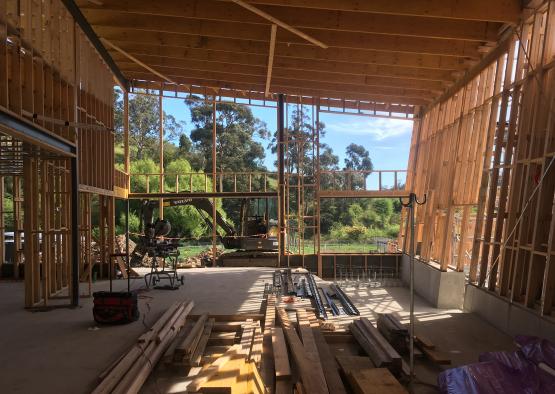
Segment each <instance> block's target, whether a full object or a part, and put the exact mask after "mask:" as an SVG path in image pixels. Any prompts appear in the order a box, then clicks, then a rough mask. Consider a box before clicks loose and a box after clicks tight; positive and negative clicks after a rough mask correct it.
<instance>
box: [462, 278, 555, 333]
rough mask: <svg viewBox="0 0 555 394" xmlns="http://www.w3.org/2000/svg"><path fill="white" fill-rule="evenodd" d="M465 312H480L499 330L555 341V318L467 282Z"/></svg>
mask: <svg viewBox="0 0 555 394" xmlns="http://www.w3.org/2000/svg"><path fill="white" fill-rule="evenodd" d="M464 310H465V312H473V313H476V314H478V315H479V316H480V317H482V318H483V319H484V320H486V321H487V322H489V323H490V324H491V325H493V326H494V327H496V328H498V329H499V330H501V331H503V332H505V333H507V334H509V335H511V336H515V335H518V334H521V335H533V336H538V337H542V338H546V339H549V340H551V341H553V342H555V319H553V318H549V317H542V316H540V315H538V313H537V312H535V311H531V310H529V309H527V308H525V307H523V306H522V305H519V304H511V303H510V302H509V300H508V299H506V298H504V297H500V296H498V295H497V294H495V293H492V292H491V291H487V290H484V289H482V288H479V287H477V286H474V285H467V286H466V296H465V298H464Z"/></svg>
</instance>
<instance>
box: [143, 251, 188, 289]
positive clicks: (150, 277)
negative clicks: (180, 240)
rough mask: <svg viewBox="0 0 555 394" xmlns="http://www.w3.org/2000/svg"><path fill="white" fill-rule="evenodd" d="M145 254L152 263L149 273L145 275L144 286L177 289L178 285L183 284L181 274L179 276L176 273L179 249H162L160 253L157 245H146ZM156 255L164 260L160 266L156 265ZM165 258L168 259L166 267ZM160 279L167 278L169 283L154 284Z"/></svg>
mask: <svg viewBox="0 0 555 394" xmlns="http://www.w3.org/2000/svg"><path fill="white" fill-rule="evenodd" d="M147 254H148V256H151V257H152V264H151V268H150V273H148V274H146V275H145V284H146V287H150V286H154V288H155V289H162V290H177V289H178V288H179V286H180V285H183V283H184V277H183V275H181V276H179V275H178V274H177V261H178V257H179V250H177V249H175V250H174V251H163V252H161V253H160V250H159V247H157V246H149V247H147ZM158 257H161V258H162V259H163V261H164V263H163V264H162V267H161V268H160V267H158ZM166 259H169V260H170V264H169V266H168V267H166ZM162 280H168V281H169V282H170V283H169V285H164V286H161V285H156V284H157V283H158V282H161V281H162Z"/></svg>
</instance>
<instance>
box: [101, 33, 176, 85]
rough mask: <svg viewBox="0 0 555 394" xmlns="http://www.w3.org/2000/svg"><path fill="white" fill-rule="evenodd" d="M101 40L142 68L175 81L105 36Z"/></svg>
mask: <svg viewBox="0 0 555 394" xmlns="http://www.w3.org/2000/svg"><path fill="white" fill-rule="evenodd" d="M101 40H102V42H104V44H106V45H108V46H109V47H110V48H112V49H114V50H116V51H118V52H119V53H121V54H122V55H123V56H125V57H126V58H128V59H129V60H131V61H133V62H134V63H136V64H138V65H139V66H141V67H142V68H144V69H146V70H148V71H150V72H151V73H153V74H154V75H156V76H158V77H160V78H162V79H164V80H165V81H167V82H169V83H175V82H174V81H172V80H171V79H170V78H168V77H166V76H165V75H163V74H161V73H159V72H158V71H156V70H155V69H153V68H151V67H149V66H147V65H146V64H144V63H143V62H141V61H140V60H139V59H137V58H136V57H134V56H133V55H130V54H129V53H127V52H125V51H124V50H123V49H121V48H120V47H118V46H117V45H115V44H112V43H111V42H110V41H108V40H107V39H105V38H102V39H101Z"/></svg>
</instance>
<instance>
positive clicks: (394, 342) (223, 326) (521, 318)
mask: <svg viewBox="0 0 555 394" xmlns="http://www.w3.org/2000/svg"><path fill="white" fill-rule="evenodd" d="M114 89H119V90H120V91H121V92H122V93H123V144H124V157H125V165H124V168H123V170H122V169H118V168H116V162H115V149H114V148H115V145H116V140H115V119H114V112H115V110H114ZM137 95H148V96H152V97H155V98H157V99H158V100H159V106H158V110H159V117H160V122H159V125H160V126H159V130H158V133H159V141H160V144H159V149H160V151H159V153H160V154H159V157H160V159H159V163H158V164H159V171H158V172H156V173H133V172H132V171H131V163H130V149H131V148H130V142H129V134H130V128H131V126H130V123H129V100H130V97H131V96H137ZM170 98H174V99H180V100H185V99H187V100H195V101H200V102H204V103H205V104H207V105H211V106H212V108H213V112H212V113H213V114H214V117H215V116H216V114H217V111H218V106H219V105H222V104H228V103H234V104H237V105H247V106H257V107H266V108H270V109H273V110H274V111H275V116H276V119H277V133H276V143H277V154H276V163H277V171H275V172H269V171H268V172H261V171H258V172H223V171H219V170H218V166H217V161H218V157H217V154H216V139H217V135H216V122H215V121H214V122H213V123H212V124H213V126H214V129H213V136H212V142H213V144H212V146H213V149H212V158H211V163H212V171H211V172H209V173H203V174H198V173H193V172H191V173H178V174H175V173H166V172H165V170H164V168H165V167H164V160H163V157H164V144H163V141H164V138H165V137H164V136H165V134H164V132H165V131H164V126H163V124H164V122H163V116H164V115H163V114H164V105H163V103H164V100H166V99H170ZM299 108H302V109H303V111H305V113H307V114H308V115H309V116H308V117H309V119H308V122H309V123H311V124H312V127H310V128H309V131H308V132H304V133H302V134H297V133H295V132H293V131H292V130H293V129H292V128H291V127H289V126H290V125H289V123H290V121H291V116H290V112H291V111H293V110H295V109H297V110H298V109H299ZM322 114H337V115H345V116H360V117H380V118H385V119H402V120H405V121H406V122H411V123H412V125H413V126H412V127H413V131H412V137H411V141H410V155H409V158H408V162H407V166H406V168H376V169H374V170H372V171H356V170H341V171H339V170H337V171H329V170H326V171H323V170H321V168H320V167H321V166H320V157H321V155H320V146H321V144H320V137H321V135H320V130H319V129H318V128H319V124H320V116H321V115H322ZM214 119H215V118H214ZM299 152H302V154H299ZM554 162H555V1H554V0H537V1H536V0H520V1H518V0H489V1H479V0H467V1H463V2H461V1H457V0H413V1H410V2H407V1H402V0H389V1H382V0H379V1H367V2H364V1H354V0H345V1H340V0H320V1H306V0H281V1H280V0H202V1H201V0H182V1H180V0H164V1H157V2H153V1H147V0H134V1H130V0H75V1H74V0H0V314H1V315H2V316H3V319H2V325H1V328H0V349H1V351H0V360H1V361H3V362H2V363H1V364H2V368H0V382H2V383H1V385H2V391H3V392H7V393H8V392H10V393H11V392H26V393H34V392H39V391H40V392H53V393H80V392H83V393H84V392H95V393H101V392H102V393H111V392H117V393H123V392H125V393H128V392H133V393H136V392H142V393H150V392H153V393H156V392H158V393H159V392H167V393H176V392H233V393H244V392H253V393H263V392H264V393H265V392H271V393H273V392H276V393H277V392H279V393H293V392H295V393H305V392H306V393H343V392H346V393H347V392H354V393H386V392H387V393H391V392H395V393H397V392H418V393H427V392H445V393H447V392H448V393H458V392H460V393H464V392H466V391H457V390H462V389H461V387H464V386H463V385H462V384H463V383H462V380H461V381H457V379H469V380H471V379H473V378H474V379H477V381H476V382H474V383H475V385H474V386H473V387H476V390H477V391H475V392H476V393H481V392H484V393H490V392H510V391H506V390H508V389H509V387H512V388H513V389H515V387H517V386H518V387H522V390H524V389H525V388H527V387H531V386H530V385H532V383H531V381H532V379H536V375H534V374H532V373H530V372H529V370H528V372H527V373H522V376H521V375H520V374H518V373H517V372H515V371H513V374H512V376H513V377H514V376H518V383H515V381H511V382H512V383H511V384H512V386H507V387H504V386H503V384H509V383H507V382H508V380H507V379H506V377H504V375H503V368H501V367H499V368H497V367H496V366H497V365H498V364H499V363H501V361H499V360H498V359H497V358H496V356H495V355H496V354H499V353H498V352H504V353H503V354H505V356H506V357H510V356H514V354H516V353H515V351H516V349H517V345H518V347H519V348H520V349H521V350H520V353H518V354H520V355H522V354H527V353H526V349H528V348H529V347H530V346H538V349H542V351H541V352H540V353H541V355H542V357H543V358H542V357H540V356H538V357H540V359H539V360H538V359H535V361H534V360H529V359H526V360H527V362H529V366H530V368H532V369H533V370H534V371H535V372H537V373H538V374H539V375H541V376H540V378H537V379H539V380H537V381H536V380H534V382H536V383H537V382H539V383H537V384H538V385H539V386H536V389H538V387H539V389H538V390H539V391H536V392H538V393H540V392H545V393H547V392H552V391H549V390H555V378H553V377H554V376H555V365H551V364H550V362H553V356H551V359H550V358H549V354H551V355H553V354H555V317H554V315H553V311H554V303H555V212H554V208H555V164H554ZM370 176H371V177H373V179H375V182H372V183H368V182H364V184H363V185H362V186H361V184H360V183H357V182H354V181H353V179H360V177H363V179H366V178H367V177H370ZM357 177H358V178H357ZM169 178H171V180H172V185H174V186H173V187H172V188H171V189H170V190H167V187H166V184H167V182H166V180H168V179H169ZM134 179H140V180H142V183H141V184H144V185H146V186H145V187H144V188H135V189H134V187H133V186H132V185H134V184H137V183H136V182H133V180H134ZM368 198H394V199H401V202H402V203H403V210H402V213H401V225H400V232H399V234H398V238H397V240H396V242H389V243H388V244H387V245H386V246H385V247H384V248H383V250H381V251H380V252H379V253H376V252H366V253H362V252H357V253H339V252H334V251H329V250H325V249H323V248H322V247H321V231H320V225H321V215H322V211H321V205H322V204H321V202H322V201H323V200H325V199H368ZM188 199H206V200H208V201H211V203H212V205H211V207H212V208H213V210H212V212H208V213H207V218H208V221H210V220H212V236H211V242H212V248H211V252H212V258H213V259H214V263H215V259H216V254H217V250H216V249H217V244H218V242H219V238H220V235H219V234H218V232H217V227H218V223H219V222H218V219H217V212H216V201H221V200H222V199H243V200H244V199H264V200H266V201H269V200H273V201H275V202H276V211H277V218H276V219H277V231H276V242H277V243H276V245H277V246H276V249H275V251H272V252H273V254H272V255H271V258H268V257H267V256H265V255H264V254H258V255H257V254H256V253H255V254H252V255H251V254H249V255H248V256H247V257H245V255H242V258H240V259H236V260H235V261H234V262H233V263H229V264H228V266H226V264H224V267H212V268H199V269H190V270H181V269H175V267H173V268H174V269H172V267H171V264H172V260H171V253H169V254H168V252H167V250H169V249H171V248H172V245H173V243H172V242H169V241H167V240H164V239H163V238H156V237H154V238H153V239H151V240H150V241H149V242H154V243H151V244H148V245H147V246H146V249H145V250H147V251H151V252H152V250H156V251H158V252H159V253H160V254H159V255H156V254H154V255H153V265H152V267H150V268H148V269H144V268H142V269H138V268H137V269H132V268H131V267H130V266H129V261H130V254H131V252H132V251H130V250H129V248H128V247H126V245H122V244H118V242H119V241H118V239H121V238H117V236H118V235H120V236H122V235H123V239H125V235H126V234H127V235H128V236H129V228H128V227H127V228H126V230H125V234H117V233H116V220H117V218H116V216H117V215H116V205H118V204H119V206H127V214H128V212H129V202H130V201H145V200H147V201H151V202H153V201H154V202H156V203H157V204H156V205H157V207H158V208H157V209H158V211H157V214H158V216H160V218H163V216H164V207H165V206H171V205H172V204H174V203H175V202H176V201H183V200H188ZM8 200H9V204H8ZM172 202H173V203H172ZM8 205H9V206H8ZM8 223H9V225H8ZM145 234H146V232H145ZM145 234H143V235H142V236H143V237H145V236H146V235H145ZM234 236H235V234H234ZM238 236H239V235H238ZM127 239H129V237H127ZM160 240H162V243H163V242H167V243H163V244H160V243H159V242H160ZM123 243H124V244H125V243H126V242H125V241H124V242H123ZM93 245H94V247H93ZM160 245H163V246H160ZM148 248H150V249H148ZM160 250H161V252H160ZM172 250H173V249H172ZM158 252H157V253H158ZM153 253H154V252H153ZM164 253H165V254H164ZM158 259H162V260H164V259H165V260H166V261H165V263H164V264H163V265H162V264H161V263H160V262H159V261H158ZM214 265H216V264H214ZM161 271H162V272H169V273H168V274H167V278H168V279H170V281H171V285H170V286H169V287H171V288H172V289H173V290H175V291H169V292H168V291H165V290H164V289H163V286H162V287H161V286H155V284H156V282H157V281H158V282H162V281H163V280H164V279H165V278H166V277H165V276H162V279H161V277H160V276H159V272H161ZM149 275H150V277H149ZM152 275H154V277H155V278H157V279H156V280H154V282H152V281H151V279H152V277H153V276H152ZM164 275H165V274H164ZM149 278H150V279H149ZM315 278H316V279H315ZM108 290H109V291H110V292H109V293H108V297H110V296H112V295H114V294H116V293H118V294H124V295H125V294H127V296H125V297H128V298H129V297H130V298H131V299H132V301H131V302H132V305H131V308H135V309H136V310H135V311H134V313H135V312H136V313H137V314H140V316H141V317H139V320H137V321H134V320H136V318H137V316H135V318H132V317H131V316H127V318H128V320H130V321H131V323H130V324H128V325H117V326H112V325H109V324H101V322H99V320H98V315H96V314H95V318H97V319H96V322H95V320H94V319H93V305H94V308H98V310H100V309H101V308H108V306H107V304H103V302H104V301H102V298H100V297H101V296H99V295H98V293H96V294H93V293H95V292H99V291H108ZM125 297H123V298H125ZM123 298H122V299H123ZM125 299H127V298H125ZM109 300H112V301H113V299H112V298H109ZM105 301H106V300H105ZM106 302H108V301H106ZM133 303H134V304H133ZM118 305H120V306H121V305H122V304H118ZM38 311H41V312H43V311H44V312H45V313H34V312H38ZM118 311H119V312H118V313H121V310H119V309H118ZM112 312H113V311H112ZM95 313H96V312H95ZM114 313H115V312H114ZM104 323H107V322H104ZM332 328H333V330H332ZM522 336H526V337H525V338H526V340H524V339H522V338H523V337H522ZM531 338H535V339H531ZM538 338H541V341H543V342H541V341H540V339H538ZM515 340H516V343H517V345H515ZM534 340H535V341H537V342H533V341H534ZM538 341H539V342H538ZM550 341H551V342H550ZM531 342H533V343H532V344H530V343H531ZM522 349H524V350H522ZM538 351H539V350H538ZM549 352H551V353H549ZM514 357H516V356H514ZM550 360H551V361H550ZM486 361H487V362H486ZM496 363H497V364H496ZM484 364H487V365H485V366H484ZM540 364H542V365H543V366H540ZM492 365H493V367H492ZM513 367H514V365H513ZM472 368H474V369H472ZM484 368H485V369H484ZM487 368H490V369H487ZM514 368H516V367H514ZM538 369H541V372H538V371H537V370H538ZM519 372H522V371H519ZM481 374H482V375H481ZM542 374H543V375H542ZM539 375H538V376H539ZM481 376H482V378H483V376H489V378H488V379H489V380H488V379H486V378H483V380H480V377H481ZM533 376H534V377H533ZM515 379H517V378H515ZM488 381H489V383H488ZM457 382H458V383H460V384H461V386H457V384H458V383H457ZM492 382H499V386H497V390H501V391H487V390H488V387H489V386H488V384H491V385H492V386H495V384H494V383H492ZM456 383H457V384H456ZM542 385H543V386H542ZM457 387H458V389H457ZM499 387H504V388H503V389H500V388H499ZM492 390H493V389H492ZM515 390H516V389H515ZM514 392H515V393H516V392H524V391H518V390H517V391H514Z"/></svg>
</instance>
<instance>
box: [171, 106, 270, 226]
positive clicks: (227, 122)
mask: <svg viewBox="0 0 555 394" xmlns="http://www.w3.org/2000/svg"><path fill="white" fill-rule="evenodd" d="M186 102H187V104H188V105H189V109H190V111H191V121H192V123H193V125H194V126H195V128H194V129H193V130H192V131H191V141H192V148H193V150H194V152H195V153H194V154H190V156H189V157H191V158H192V159H193V160H194V163H195V165H198V167H199V169H202V170H203V171H204V172H206V173H212V131H213V126H214V123H213V115H214V107H213V106H212V104H210V103H206V102H203V101H193V100H188V101H186ZM267 136H268V130H267V128H266V124H265V123H263V122H261V121H260V120H259V119H257V118H256V117H255V116H254V115H253V113H252V111H251V109H250V108H249V107H247V106H245V105H237V104H227V103H218V105H217V112H216V169H217V172H218V173H226V172H250V171H265V170H266V168H265V167H264V165H263V160H264V157H265V151H264V147H263V146H262V145H261V144H260V143H259V142H257V141H256V137H259V138H267ZM180 145H181V144H180ZM182 146H183V149H187V148H188V147H187V141H186V140H184V141H183V144H182ZM189 151H190V148H189ZM262 182H263V180H262V179H254V180H253V188H258V190H262V188H263V184H262ZM221 185H222V186H223V190H232V188H233V178H231V177H224V178H223V179H222V182H221ZM240 204H241V202H240V201H239V200H238V199H225V200H224V202H223V206H224V209H225V211H226V212H227V213H228V215H229V216H230V217H231V219H232V221H233V222H234V223H239V221H240V219H239V214H240Z"/></svg>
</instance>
